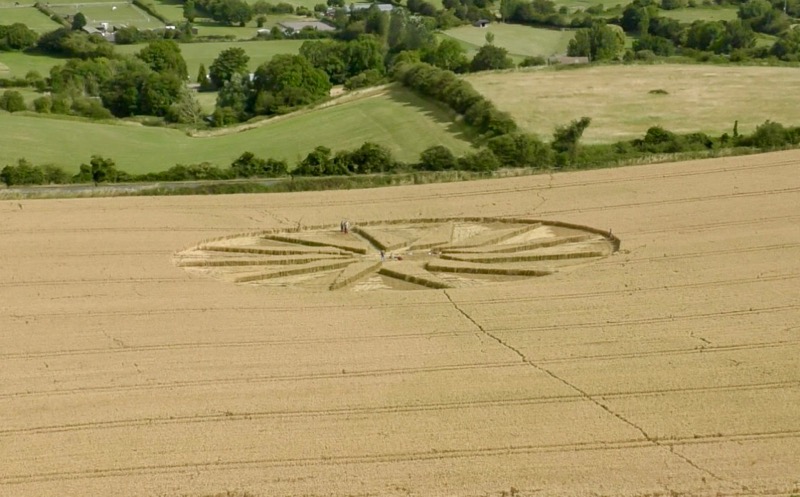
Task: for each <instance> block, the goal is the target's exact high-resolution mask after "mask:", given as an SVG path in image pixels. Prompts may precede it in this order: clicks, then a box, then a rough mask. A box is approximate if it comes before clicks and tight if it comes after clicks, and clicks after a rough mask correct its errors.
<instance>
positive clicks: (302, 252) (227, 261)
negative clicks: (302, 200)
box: [175, 218, 619, 291]
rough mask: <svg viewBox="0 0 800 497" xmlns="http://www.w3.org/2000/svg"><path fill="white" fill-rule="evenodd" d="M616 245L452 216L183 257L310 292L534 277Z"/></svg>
mask: <svg viewBox="0 0 800 497" xmlns="http://www.w3.org/2000/svg"><path fill="white" fill-rule="evenodd" d="M618 248H619V239H617V238H616V237H614V236H613V235H611V233H610V232H605V231H601V230H597V229H594V228H590V227H587V226H579V225H574V224H567V223H560V222H555V221H542V220H535V219H508V218H448V219H425V220H398V221H383V222H368V223H358V224H356V223H351V222H349V221H346V220H343V221H342V222H341V223H340V225H339V226H321V227H310V228H300V229H294V230H272V231H264V232H260V233H248V234H242V235H236V236H232V237H226V238H221V239H217V240H210V241H206V242H203V243H201V244H199V245H197V246H196V247H192V248H190V249H188V250H184V251H182V252H180V253H178V254H177V255H176V257H175V261H176V263H177V265H178V266H180V267H183V268H185V269H186V270H188V271H191V272H194V273H200V274H203V275H207V276H211V277H214V278H217V279H220V280H223V281H229V282H233V283H239V284H250V285H260V286H267V287H297V288H304V289H308V290H349V291H368V290H420V289H430V288H457V287H468V286H478V285H486V284H494V283H498V282H504V281H505V282H507V281H516V280H520V279H529V278H537V277H542V276H547V275H549V274H552V273H555V272H558V271H565V270H571V269H573V268H575V267H578V266H582V265H585V264H588V263H591V262H594V261H596V260H598V259H601V258H604V257H607V256H609V255H610V254H612V253H613V252H614V251H615V250H617V249H618Z"/></svg>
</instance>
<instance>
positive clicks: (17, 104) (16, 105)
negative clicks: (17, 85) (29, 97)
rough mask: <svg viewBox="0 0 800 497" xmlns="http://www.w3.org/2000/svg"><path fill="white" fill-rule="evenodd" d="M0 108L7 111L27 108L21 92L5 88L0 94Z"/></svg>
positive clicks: (18, 110)
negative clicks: (0, 94)
mask: <svg viewBox="0 0 800 497" xmlns="http://www.w3.org/2000/svg"><path fill="white" fill-rule="evenodd" d="M0 109H3V110H7V111H8V112H20V111H23V110H27V109H28V108H27V106H26V105H25V98H23V96H22V93H20V92H18V91H16V90H6V91H4V92H3V95H2V96H0Z"/></svg>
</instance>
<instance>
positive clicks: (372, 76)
mask: <svg viewBox="0 0 800 497" xmlns="http://www.w3.org/2000/svg"><path fill="white" fill-rule="evenodd" d="M381 80H383V75H382V74H381V73H380V72H378V71H377V70H376V69H368V70H366V71H364V72H362V73H361V74H357V75H355V76H353V77H352V78H349V79H347V81H345V82H344V87H345V89H347V90H356V89H358V88H366V87H368V86H374V85H377V84H378V83H380V82H381Z"/></svg>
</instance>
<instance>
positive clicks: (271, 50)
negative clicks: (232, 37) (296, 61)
mask: <svg viewBox="0 0 800 497" xmlns="http://www.w3.org/2000/svg"><path fill="white" fill-rule="evenodd" d="M303 41H304V40H272V41H248V42H206V43H182V44H181V46H180V47H181V54H182V55H183V58H184V59H185V60H186V65H187V67H188V69H189V77H191V79H192V81H194V79H195V78H196V77H197V70H198V68H199V67H200V64H205V66H206V69H208V67H209V66H210V65H211V63H212V62H213V61H214V59H216V58H217V56H218V55H219V54H220V52H222V51H223V50H227V49H228V48H231V47H241V48H243V49H244V51H245V52H247V55H249V56H250V62H249V67H250V70H255V69H256V68H257V67H258V66H259V65H261V64H262V63H264V62H267V61H268V60H270V59H271V58H272V57H274V56H275V55H278V54H284V53H291V54H296V53H297V52H298V51H299V50H300V45H302V44H303ZM144 47H145V45H118V46H117V47H116V50H117V52H119V53H122V54H131V55H132V54H135V53H136V52H139V51H140V50H141V49H142V48H144Z"/></svg>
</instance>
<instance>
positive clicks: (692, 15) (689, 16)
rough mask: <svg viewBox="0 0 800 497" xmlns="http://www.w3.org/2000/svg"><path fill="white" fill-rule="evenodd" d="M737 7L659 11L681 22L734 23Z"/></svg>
mask: <svg viewBox="0 0 800 497" xmlns="http://www.w3.org/2000/svg"><path fill="white" fill-rule="evenodd" d="M737 12H738V9H737V8H736V7H696V8H685V9H675V10H659V11H658V13H659V15H661V16H663V17H669V18H672V19H677V20H678V21H680V22H685V23H692V22H694V21H701V20H702V21H732V20H733V19H736V13H737Z"/></svg>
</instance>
